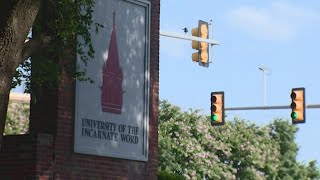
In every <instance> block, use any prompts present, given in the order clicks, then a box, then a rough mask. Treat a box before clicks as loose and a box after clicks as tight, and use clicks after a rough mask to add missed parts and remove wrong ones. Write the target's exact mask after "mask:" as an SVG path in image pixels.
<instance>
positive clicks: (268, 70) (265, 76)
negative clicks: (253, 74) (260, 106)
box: [259, 66, 271, 106]
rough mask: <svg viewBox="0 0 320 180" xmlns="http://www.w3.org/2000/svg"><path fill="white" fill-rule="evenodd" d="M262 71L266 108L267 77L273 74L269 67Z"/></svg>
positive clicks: (261, 69) (262, 68)
mask: <svg viewBox="0 0 320 180" xmlns="http://www.w3.org/2000/svg"><path fill="white" fill-rule="evenodd" d="M259 70H260V71H262V74H263V102H264V106H267V75H270V74H271V70H270V69H269V68H268V67H265V66H264V67H260V68H259Z"/></svg>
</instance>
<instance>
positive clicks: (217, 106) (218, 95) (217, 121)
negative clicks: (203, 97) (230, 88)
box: [210, 92, 224, 126]
mask: <svg viewBox="0 0 320 180" xmlns="http://www.w3.org/2000/svg"><path fill="white" fill-rule="evenodd" d="M210 120H211V125H212V126H219V125H224V92H211V119H210Z"/></svg>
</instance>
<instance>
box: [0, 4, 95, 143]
mask: <svg viewBox="0 0 320 180" xmlns="http://www.w3.org/2000/svg"><path fill="white" fill-rule="evenodd" d="M93 5H94V0H48V1H47V0H10V1H7V0H0V148H1V144H2V136H3V132H4V127H5V123H6V114H7V107H8V100H9V93H10V89H11V88H12V87H14V86H15V85H17V84H19V83H21V79H23V78H24V79H26V80H27V84H26V86H27V91H28V92H32V93H36V92H40V90H39V89H41V87H42V85H44V84H47V85H49V86H50V85H52V86H55V85H56V84H57V82H58V81H59V77H60V73H61V72H62V70H65V71H67V72H70V75H72V76H73V77H74V78H78V79H80V80H88V79H87V78H85V76H84V75H85V71H83V70H79V69H78V68H77V67H76V66H75V65H74V62H70V63H65V62H63V63H61V61H60V60H61V59H62V57H64V59H68V57H66V55H67V54H72V55H74V54H75V52H77V53H79V54H80V55H81V60H83V61H84V62H86V61H87V60H89V59H90V58H92V57H93V54H94V50H93V48H92V44H91V39H90V33H89V29H90V28H91V25H92V15H91V14H92V12H93V10H92V7H93ZM95 26H96V29H97V28H98V27H101V25H99V24H97V23H96V24H95ZM31 28H32V30H33V34H32V39H31V40H29V41H26V37H27V35H28V33H29V31H30V29H31ZM77 35H78V36H80V37H82V40H81V41H77ZM29 57H31V59H32V60H31V62H30V58H29ZM27 59H29V60H27ZM70 59H71V58H70ZM26 60H27V61H26ZM31 64H32V67H33V71H32V76H31V73H30V70H31ZM18 67H20V68H18ZM26 72H27V74H26Z"/></svg>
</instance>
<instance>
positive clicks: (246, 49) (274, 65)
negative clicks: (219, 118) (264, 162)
mask: <svg viewBox="0 0 320 180" xmlns="http://www.w3.org/2000/svg"><path fill="white" fill-rule="evenodd" d="M160 10H161V15H160V29H161V30H163V31H169V32H174V33H181V34H184V32H183V30H182V29H183V28H185V27H186V28H188V30H189V32H188V33H187V35H191V34H190V32H191V29H192V28H194V27H197V24H198V20H204V21H207V22H210V20H212V24H213V25H212V28H211V30H212V32H213V33H212V36H211V38H210V39H214V40H216V41H218V42H219V43H220V44H219V45H216V46H213V48H212V49H211V51H210V55H212V57H210V58H211V59H210V60H211V61H212V63H210V65H209V67H208V68H204V67H201V66H199V65H198V64H197V63H195V62H192V60H191V54H192V53H193V52H196V50H193V49H192V48H191V41H188V40H181V39H175V38H169V37H164V36H161V37H160V82H159V84H160V85H159V86H160V87H159V88H160V90H159V96H160V99H161V100H168V101H169V102H170V103H172V104H175V105H178V106H180V107H182V108H183V109H184V110H187V109H189V108H193V109H201V110H202V113H204V114H209V113H210V93H211V92H214V91H224V93H225V107H246V106H263V105H264V103H265V102H264V91H263V90H264V81H263V80H264V79H263V72H262V71H261V70H259V68H260V67H267V68H268V69H269V71H270V72H269V73H268V75H266V104H267V106H273V105H290V103H291V98H290V93H291V89H292V88H296V87H305V89H306V104H320V96H319V94H318V92H319V91H320V84H319V81H318V80H317V78H318V77H320V71H319V70H318V68H319V67H320V61H319V60H320V53H319V42H320V36H319V34H318V33H319V32H320V1H316V0H310V1H297V0H291V1H285V0H284V1H276V0H269V1H254V0H238V1H217V0H198V1H191V0H184V1H173V0H161V8H160ZM211 30H210V31H211ZM290 113H291V110H290V109H284V110H262V111H226V114H227V116H228V118H227V120H228V119H233V117H239V118H242V119H246V120H249V121H251V122H255V123H257V124H259V125H264V124H268V123H270V122H271V121H272V120H273V119H275V118H284V119H287V120H288V121H290V122H291V119H290ZM319 116H320V110H319V109H307V110H306V123H305V124H299V125H298V127H299V131H298V132H297V136H296V142H297V143H298V145H299V154H298V160H299V161H301V162H304V163H307V162H309V161H310V160H317V161H318V165H320V140H319V139H320V118H319Z"/></svg>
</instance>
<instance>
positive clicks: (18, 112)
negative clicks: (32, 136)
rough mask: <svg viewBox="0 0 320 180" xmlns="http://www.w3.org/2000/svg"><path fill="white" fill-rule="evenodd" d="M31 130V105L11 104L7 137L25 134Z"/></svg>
mask: <svg viewBox="0 0 320 180" xmlns="http://www.w3.org/2000/svg"><path fill="white" fill-rule="evenodd" d="M28 130H29V103H25V102H9V106H8V113H7V120H6V128H5V132H4V134H5V135H12V134H25V133H27V132H28Z"/></svg>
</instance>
